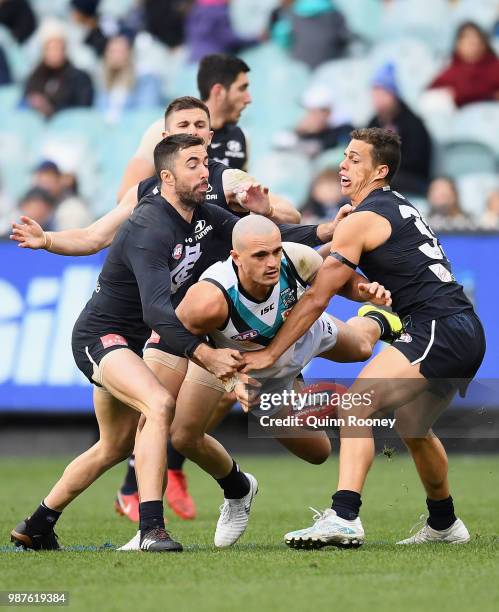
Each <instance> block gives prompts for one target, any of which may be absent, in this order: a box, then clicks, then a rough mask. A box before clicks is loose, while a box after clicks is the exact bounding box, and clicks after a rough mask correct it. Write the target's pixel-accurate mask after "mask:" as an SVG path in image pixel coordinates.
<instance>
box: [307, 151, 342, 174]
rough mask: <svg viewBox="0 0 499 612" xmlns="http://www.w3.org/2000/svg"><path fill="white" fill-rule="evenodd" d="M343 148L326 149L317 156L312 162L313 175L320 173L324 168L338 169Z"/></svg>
mask: <svg viewBox="0 0 499 612" xmlns="http://www.w3.org/2000/svg"><path fill="white" fill-rule="evenodd" d="M344 151H345V147H335V148H334V149H328V150H327V151H324V152H323V153H321V154H320V155H318V156H317V157H316V158H315V159H314V161H313V166H314V173H318V172H321V171H322V170H324V169H325V168H334V169H335V170H337V169H338V166H339V164H340V162H341V161H342V159H343V158H344Z"/></svg>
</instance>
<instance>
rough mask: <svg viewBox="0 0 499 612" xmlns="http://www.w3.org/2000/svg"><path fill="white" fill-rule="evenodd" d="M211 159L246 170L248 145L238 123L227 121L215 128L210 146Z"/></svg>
mask: <svg viewBox="0 0 499 612" xmlns="http://www.w3.org/2000/svg"><path fill="white" fill-rule="evenodd" d="M208 155H209V157H210V159H213V160H215V161H217V162H221V163H222V164H224V165H225V166H226V167H228V168H235V169H236V170H244V168H245V167H246V163H247V160H248V147H247V144H246V136H245V135H244V132H243V130H242V129H241V128H240V127H239V126H238V125H237V124H236V123H226V124H225V125H224V126H223V127H221V128H220V129H218V130H214V132H213V138H212V140H211V144H210V146H209V147H208Z"/></svg>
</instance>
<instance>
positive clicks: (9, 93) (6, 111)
mask: <svg viewBox="0 0 499 612" xmlns="http://www.w3.org/2000/svg"><path fill="white" fill-rule="evenodd" d="M22 93H23V92H22V88H21V87H20V86H19V85H2V86H1V87H0V108H1V109H2V112H1V114H0V126H1V125H3V124H4V123H5V122H8V120H9V115H10V113H12V112H14V111H15V109H16V107H17V105H18V104H19V102H20V100H21V96H22Z"/></svg>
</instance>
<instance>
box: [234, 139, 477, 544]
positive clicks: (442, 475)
mask: <svg viewBox="0 0 499 612" xmlns="http://www.w3.org/2000/svg"><path fill="white" fill-rule="evenodd" d="M399 163H400V138H399V137H398V136H397V135H396V134H394V133H393V132H390V131H388V130H382V129H379V128H369V129H360V130H354V131H353V132H352V140H351V142H350V143H349V145H348V147H347V149H346V152H345V159H344V160H343V162H342V163H341V164H340V177H341V189H342V193H343V195H345V196H347V197H349V198H350V199H351V204H352V206H353V209H354V210H353V212H351V213H350V214H349V216H348V217H347V218H346V219H344V220H343V221H342V222H341V223H340V224H339V226H338V228H337V230H336V232H335V234H334V236H333V241H332V247H331V253H330V256H329V257H327V258H326V260H325V262H324V264H323V266H322V268H321V269H320V270H319V272H318V273H317V276H316V279H315V282H314V283H313V285H312V287H311V288H310V289H309V290H308V291H307V292H305V294H304V296H303V297H302V299H301V300H300V302H299V303H298V304H297V306H296V307H295V308H294V309H293V311H292V312H291V314H290V315H289V317H288V319H287V320H286V322H285V324H284V325H283V326H282V328H281V329H280V331H279V333H278V334H277V336H276V337H275V339H274V340H273V341H272V342H271V343H270V345H269V346H268V347H266V348H265V349H264V350H262V351H259V352H253V353H245V355H244V358H245V361H246V363H247V365H246V370H247V371H256V370H259V369H262V368H267V367H269V366H270V365H271V364H272V363H274V362H275V361H276V359H278V358H279V357H280V356H281V355H282V354H283V352H284V351H285V350H286V349H287V348H288V347H289V346H291V345H292V344H293V343H294V342H295V341H296V340H297V338H299V337H301V336H302V335H303V333H304V332H305V331H306V330H307V329H308V328H309V327H310V325H312V324H313V322H314V321H315V320H316V319H317V318H318V317H319V316H320V315H321V313H322V312H323V311H324V309H325V308H326V306H327V305H328V303H329V301H330V299H331V298H332V297H333V296H334V295H335V294H336V293H337V292H338V288H339V287H341V286H342V285H343V283H344V279H345V278H346V277H348V275H349V274H350V272H351V270H352V269H355V268H357V267H359V268H360V270H361V271H362V272H363V273H364V274H365V275H366V276H367V277H368V278H375V279H376V280H377V281H379V282H380V283H381V284H382V285H384V286H385V287H386V288H387V289H388V290H390V291H391V294H392V299H393V309H394V311H395V312H397V313H398V315H399V316H400V318H401V319H402V320H403V323H404V328H405V333H404V334H402V336H401V337H400V338H399V339H398V340H397V341H395V342H394V343H393V345H392V346H390V347H388V348H387V349H386V350H385V351H383V352H381V353H380V354H379V355H377V356H376V357H375V358H374V359H373V360H372V361H370V362H369V363H368V364H367V365H366V366H365V367H364V368H363V369H362V371H361V372H360V375H359V377H358V379H357V380H356V381H355V383H354V384H353V386H352V389H351V390H352V391H360V392H362V390H364V391H365V390H366V389H367V390H373V392H372V393H370V401H369V402H366V405H364V406H362V407H361V408H360V409H359V411H358V416H359V417H360V418H363V417H369V416H370V415H372V414H373V413H375V412H377V411H383V410H386V409H393V408H395V409H396V411H395V416H396V419H397V421H396V427H397V431H398V433H399V435H401V437H402V438H403V440H404V442H405V444H406V445H407V447H408V449H409V452H410V453H411V455H412V458H413V460H414V463H415V466H416V469H417V471H418V474H419V477H420V479H421V482H422V484H423V487H424V489H425V491H426V496H427V499H426V503H427V507H428V518H427V520H426V522H425V524H424V526H423V527H422V528H421V529H420V531H418V532H417V533H416V534H415V535H413V536H412V537H409V538H408V539H405V540H402V541H401V542H399V544H405V545H407V544H409V545H410V544H422V543H426V542H449V543H455V544H459V543H466V542H468V541H469V539H470V535H469V533H468V530H467V529H466V527H465V525H464V523H463V522H462V520H461V519H459V518H456V515H455V514H454V505H453V499H452V497H451V495H450V489H449V482H448V476H447V471H448V467H447V466H448V461H447V455H446V452H445V449H444V447H443V445H442V443H441V442H440V440H439V439H438V438H437V437H436V436H435V435H434V433H433V432H432V430H431V426H432V424H433V422H434V421H435V419H436V418H437V417H438V415H439V414H440V413H441V411H442V410H443V409H445V407H447V406H448V405H449V403H450V402H451V400H452V398H453V397H454V395H455V393H456V391H457V389H459V391H460V392H461V394H463V393H464V392H465V390H466V387H467V385H468V384H469V382H470V380H471V379H472V378H473V377H474V376H475V374H476V372H477V371H478V369H479V367H480V364H481V363H482V360H483V356H484V353H485V335H484V331H483V327H482V325H481V323H480V320H479V319H478V317H477V315H476V314H475V311H474V309H473V306H472V304H471V303H470V301H469V300H468V298H467V297H466V295H465V294H464V291H463V288H462V286H461V285H459V284H458V283H457V282H456V280H455V278H454V276H453V274H452V270H451V266H450V263H449V261H448V259H447V257H446V256H445V253H444V252H443V250H442V247H441V245H440V243H439V241H438V239H437V238H436V236H435V234H434V233H433V232H432V230H431V228H430V227H429V226H428V225H427V223H426V221H425V220H424V219H423V217H422V216H421V214H420V213H419V211H418V210H417V209H416V208H415V207H414V206H412V205H411V203H410V202H409V201H408V200H406V199H405V198H404V197H403V196H402V195H400V194H399V193H397V192H393V191H391V190H390V186H389V185H390V180H391V179H392V177H393V176H394V175H395V173H396V171H397V168H398V166H399ZM367 403H369V405H367ZM373 460H374V441H373V437H372V428H370V427H367V426H365V427H363V428H362V427H360V426H355V424H354V423H349V424H348V425H347V426H345V427H342V428H341V449H340V466H339V480H338V488H337V490H336V492H335V493H334V495H333V501H332V506H331V508H328V509H327V510H325V511H324V513H322V514H321V515H320V516H319V517H318V518H317V520H316V521H315V524H314V525H313V526H312V527H310V528H307V529H302V530H299V531H294V532H291V533H288V534H286V535H285V541H286V543H287V544H288V545H289V546H292V547H297V548H316V547H317V548H318V547H321V546H325V545H333V546H340V547H348V546H359V545H361V544H362V543H363V541H364V529H363V527H362V523H361V521H360V518H359V509H360V506H361V493H362V489H363V487H364V483H365V480H366V477H367V474H368V472H369V469H370V467H371V464H372V462H373Z"/></svg>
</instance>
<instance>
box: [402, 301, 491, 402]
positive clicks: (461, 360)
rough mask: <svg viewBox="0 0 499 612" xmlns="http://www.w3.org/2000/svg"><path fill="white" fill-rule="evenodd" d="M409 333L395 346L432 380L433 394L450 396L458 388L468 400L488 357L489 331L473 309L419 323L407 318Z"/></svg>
mask: <svg viewBox="0 0 499 612" xmlns="http://www.w3.org/2000/svg"><path fill="white" fill-rule="evenodd" d="M403 322H404V330H405V332H404V333H403V334H402V335H401V336H400V338H399V339H398V340H396V341H395V342H394V343H393V346H394V347H395V348H396V349H397V350H399V351H400V352H401V353H403V354H404V355H405V356H406V357H407V359H408V360H409V361H410V362H411V364H412V365H416V364H419V371H420V372H421V374H422V375H423V376H424V377H425V378H427V379H428V380H430V381H432V384H431V386H430V388H431V390H432V391H435V392H436V393H438V394H439V395H446V394H447V393H448V392H449V391H450V390H452V389H456V388H458V389H459V391H460V394H461V396H463V397H464V394H465V393H466V389H467V387H468V385H469V383H470V382H471V379H472V378H474V376H475V375H476V373H477V371H478V369H479V367H480V365H481V364H482V361H483V357H484V355H485V332H484V330H483V327H482V324H481V322H480V319H479V318H478V317H477V315H476V314H475V312H474V311H473V310H465V311H463V312H460V313H457V314H453V315H449V316H447V317H441V318H439V319H433V320H431V321H422V322H419V321H417V320H414V318H412V317H410V316H409V317H406V318H405V319H404V321H403Z"/></svg>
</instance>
